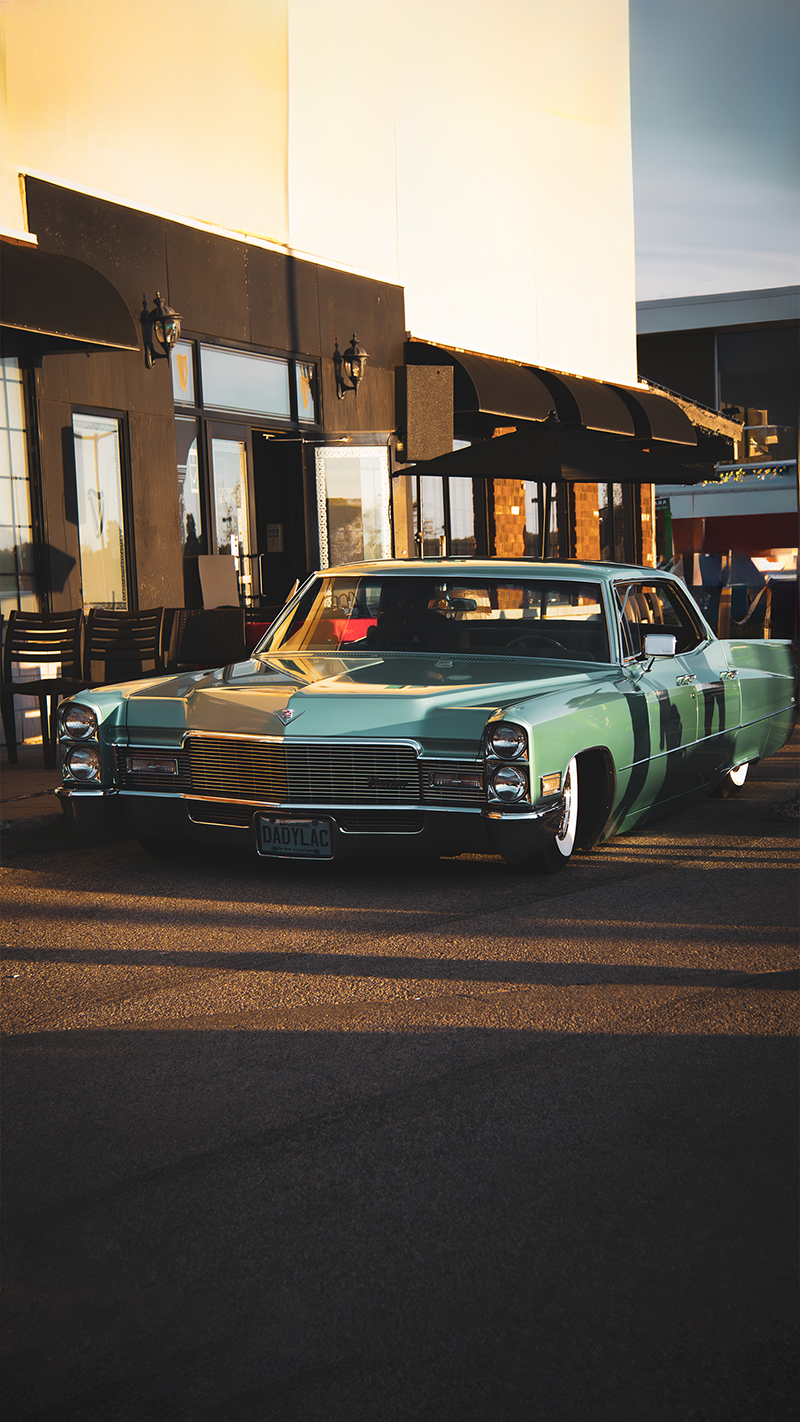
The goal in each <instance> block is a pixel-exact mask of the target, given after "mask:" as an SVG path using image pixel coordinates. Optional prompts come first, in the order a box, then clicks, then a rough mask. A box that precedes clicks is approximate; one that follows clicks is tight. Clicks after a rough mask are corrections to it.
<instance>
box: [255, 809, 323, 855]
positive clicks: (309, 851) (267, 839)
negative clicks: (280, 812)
mask: <svg viewBox="0 0 800 1422" xmlns="http://www.w3.org/2000/svg"><path fill="white" fill-rule="evenodd" d="M258 852H259V854H270V855H276V856H278V855H279V856H280V857H281V858H282V859H332V858H333V845H332V842H331V822H330V820H284V819H279V818H278V817H277V816H275V815H260V816H259V822H258Z"/></svg>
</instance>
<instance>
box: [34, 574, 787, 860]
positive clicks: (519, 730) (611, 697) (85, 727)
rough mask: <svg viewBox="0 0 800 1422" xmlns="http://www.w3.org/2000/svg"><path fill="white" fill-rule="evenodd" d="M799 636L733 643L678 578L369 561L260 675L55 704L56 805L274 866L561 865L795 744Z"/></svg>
mask: <svg viewBox="0 0 800 1422" xmlns="http://www.w3.org/2000/svg"><path fill="white" fill-rule="evenodd" d="M795 698H796V669H795V664H794V660H793V657H792V654H791V651H790V648H789V645H788V643H786V642H770V641H766V642H765V641H743V640H742V641H736V640H731V641H719V640H718V639H717V638H716V637H715V636H714V634H713V632H712V631H711V629H710V627H709V626H708V624H707V623H706V622H705V620H704V618H703V616H702V614H701V612H700V611H699V609H698V608H697V606H696V605H695V603H694V602H693V600H692V598H691V597H690V595H689V594H688V592H687V590H686V588H685V587H684V585H683V583H682V582H681V581H680V580H679V579H678V578H676V577H673V576H671V575H670V574H669V573H664V572H656V571H655V570H653V569H648V568H636V567H625V566H622V565H619V564H611V563H578V562H558V563H556V562H536V561H532V560H518V561H501V560H486V561H481V562H478V561H474V560H466V559H465V560H459V559H448V560H442V561H432V560H431V561H428V560H426V561H414V562H412V561H407V562H384V563H371V564H364V563H360V564H355V565H352V566H347V567H339V568H332V569H328V570H325V571H324V572H321V573H316V574H314V575H313V576H311V577H309V578H308V580H307V581H306V582H305V583H304V584H303V586H302V587H300V588H299V589H298V591H297V592H296V593H295V595H294V596H293V597H292V598H291V599H290V601H289V602H288V603H287V605H286V606H285V607H284V608H283V609H282V611H281V613H280V615H279V616H278V618H277V619H276V621H275V622H274V623H273V624H272V626H271V627H270V628H269V630H268V632H267V634H266V635H265V636H264V638H263V639H262V641H261V642H260V643H259V645H258V646H257V647H256V649H255V650H254V652H253V653H252V655H251V656H250V657H249V659H248V660H247V661H244V662H238V663H236V664H234V665H231V666H226V667H221V668H220V669H219V670H216V671H188V672H183V673H181V674H179V675H173V676H168V677H160V678H157V679H150V680H145V681H141V680H140V681H133V682H127V683H125V684H123V685H113V686H103V687H98V688H96V689H94V690H89V691H84V692H81V693H80V695H78V696H75V697H73V698H72V699H71V700H69V701H65V702H64V703H63V704H62V706H61V707H60V720H59V730H60V752H61V766H62V776H63V786H62V787H61V789H60V790H59V792H58V793H59V794H60V797H61V803H62V805H63V807H64V810H65V812H66V814H67V815H68V817H69V819H70V820H71V822H72V824H73V825H74V826H75V827H76V828H77V829H79V830H87V831H91V832H97V831H98V830H102V826H103V823H104V822H105V820H106V818H107V817H109V816H113V815H117V816H119V815H125V816H126V817H127V820H128V822H129V824H130V826H131V827H132V828H133V831H134V833H135V834H136V835H137V836H138V838H139V839H140V840H141V842H142V844H143V845H144V846H145V847H146V848H148V849H152V850H155V851H156V852H162V851H165V850H169V849H170V848H171V847H173V846H174V845H175V844H176V843H178V842H180V841H193V842H194V843H195V844H197V845H203V844H205V845H210V846H213V845H228V846H232V847H233V848H241V850H242V852H247V853H249V852H253V853H255V854H258V855H260V856H262V857H263V858H267V859H270V858H273V859H274V858H277V859H313V860H322V859H324V860H331V859H333V860H336V859H343V858H345V857H346V856H356V857H363V856H364V855H366V854H383V855H388V856H399V855H421V854H424V855H427V856H434V857H436V856H442V855H459V854H478V855H499V856H501V857H502V858H503V859H504V860H505V861H506V862H507V863H509V864H512V865H516V866H518V867H520V868H521V869H524V870H527V869H532V870H550V871H552V870H556V869H560V868H562V867H563V866H564V865H565V864H566V863H568V861H569V859H570V858H571V856H572V854H573V853H574V852H575V851H576V850H590V849H591V848H592V847H593V846H594V845H596V844H598V843H600V842H602V841H603V840H606V839H608V838H609V836H610V835H613V834H620V833H623V832H624V831H626V830H630V829H633V828H635V827H638V826H640V825H643V824H645V823H647V822H648V821H650V820H652V819H653V818H654V817H655V816H657V815H661V814H664V813H665V812H666V811H669V810H672V809H675V808H677V807H679V806H682V805H685V804H688V803H689V802H691V801H692V800H695V799H699V798H701V797H702V796H704V795H708V794H722V795H730V794H733V793H735V792H736V791H737V790H739V789H740V788H741V786H742V785H743V784H744V782H745V779H746V776H747V770H748V766H749V765H751V764H752V763H753V762H754V761H757V760H759V759H761V758H762V757H763V756H768V755H770V754H772V752H774V751H776V750H778V749H779V747H781V746H782V745H784V743H785V742H786V741H787V739H788V737H789V736H790V734H791V732H792V728H793V726H794V724H795V717H796V700H795Z"/></svg>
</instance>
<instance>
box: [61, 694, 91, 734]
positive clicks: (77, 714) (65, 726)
mask: <svg viewBox="0 0 800 1422" xmlns="http://www.w3.org/2000/svg"><path fill="white" fill-rule="evenodd" d="M58 729H59V732H60V734H61V735H62V736H68V737H69V739H70V740H71V741H85V740H86V739H87V738H88V737H89V736H96V735H97V717H96V716H95V714H94V711H92V710H91V709H90V707H88V706H78V705H77V704H76V703H75V702H74V701H68V702H66V703H65V705H64V706H61V707H59V712H58Z"/></svg>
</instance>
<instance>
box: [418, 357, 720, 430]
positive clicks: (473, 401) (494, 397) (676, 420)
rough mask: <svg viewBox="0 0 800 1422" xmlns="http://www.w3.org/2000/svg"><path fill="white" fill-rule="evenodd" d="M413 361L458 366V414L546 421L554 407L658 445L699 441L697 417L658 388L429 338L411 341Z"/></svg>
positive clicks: (572, 420)
mask: <svg viewBox="0 0 800 1422" xmlns="http://www.w3.org/2000/svg"><path fill="white" fill-rule="evenodd" d="M405 359H406V364H407V365H452V366H453V367H454V372H453V374H454V380H453V402H454V410H455V413H456V414H457V415H458V414H474V413H481V414H486V415H494V416H499V417H500V418H501V419H507V420H545V419H547V416H548V415H549V414H550V412H551V411H552V412H553V413H554V414H555V415H557V416H558V418H559V419H560V420H561V421H562V422H564V423H568V424H578V425H585V426H586V428H587V429H590V430H597V431H598V432H602V433H605V434H616V435H628V436H629V437H631V438H635V439H640V440H641V439H644V440H651V441H652V440H654V441H657V442H658V444H661V443H664V444H668V445H669V444H672V445H682V446H684V450H683V451H682V452H683V453H686V452H687V451H690V450H691V449H692V448H693V447H694V446H695V445H696V444H697V436H696V434H695V430H694V427H693V425H692V422H691V420H690V419H689V417H688V416H687V415H686V414H685V412H684V411H683V410H682V409H681V407H680V405H678V404H676V402H675V401H674V400H670V398H669V396H667V395H659V394H657V393H656V392H655V391H652V390H640V389H638V388H637V387H634V386H629V385H618V384H610V383H608V382H607V381H603V380H590V379H588V378H587V377H585V376H578V375H563V374H561V373H560V372H558V373H557V372H556V371H553V370H546V369H545V368H544V367H543V366H530V365H518V364H516V363H515V362H514V361H508V360H498V359H496V358H495V357H493V356H484V355H475V354H473V353H472V352H471V351H470V352H467V351H453V350H450V349H449V348H448V347H447V346H435V345H431V344H430V343H429V342H426V341H408V342H407V343H406V347H405Z"/></svg>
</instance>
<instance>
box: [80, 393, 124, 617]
mask: <svg viewBox="0 0 800 1422" xmlns="http://www.w3.org/2000/svg"><path fill="white" fill-rule="evenodd" d="M72 433H73V438H74V443H75V475H76V482H77V491H78V539H79V547H80V562H81V587H82V598H83V605H84V607H111V608H116V609H117V610H119V611H121V612H125V611H127V608H128V586H127V576H126V567H125V520H124V513H123V501H122V461H121V457H120V436H119V421H118V420H115V419H110V418H107V417H105V416H102V415H73V417H72Z"/></svg>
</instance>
